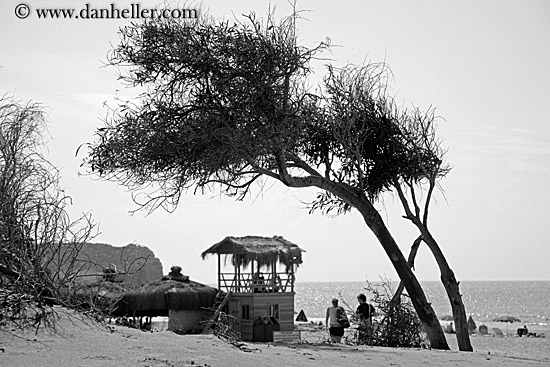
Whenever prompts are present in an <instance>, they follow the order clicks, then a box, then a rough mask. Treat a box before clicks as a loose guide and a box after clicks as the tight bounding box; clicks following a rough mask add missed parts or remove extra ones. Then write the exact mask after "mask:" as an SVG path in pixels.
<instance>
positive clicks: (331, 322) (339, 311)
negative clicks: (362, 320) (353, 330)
mask: <svg viewBox="0 0 550 367" xmlns="http://www.w3.org/2000/svg"><path fill="white" fill-rule="evenodd" d="M345 314H346V311H345V310H344V308H343V307H341V306H338V299H336V298H333V299H332V306H330V307H329V308H327V317H326V320H325V325H326V327H327V328H328V331H329V334H330V342H331V343H340V342H341V340H342V337H343V336H344V328H343V327H342V326H341V325H340V322H339V321H338V318H339V317H341V315H345Z"/></svg>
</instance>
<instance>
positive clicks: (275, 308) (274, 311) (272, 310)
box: [267, 304, 279, 320]
mask: <svg viewBox="0 0 550 367" xmlns="http://www.w3.org/2000/svg"><path fill="white" fill-rule="evenodd" d="M267 315H268V316H269V317H274V318H276V319H277V320H279V305H278V304H276V305H267Z"/></svg>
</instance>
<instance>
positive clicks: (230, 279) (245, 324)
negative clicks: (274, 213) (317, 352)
mask: <svg viewBox="0 0 550 367" xmlns="http://www.w3.org/2000/svg"><path fill="white" fill-rule="evenodd" d="M303 252H305V251H304V250H302V249H301V248H300V247H298V246H297V245H296V244H294V243H292V242H290V241H287V240H285V239H284V238H283V237H280V236H275V237H271V238H270V237H258V236H246V237H226V238H225V239H223V240H222V241H220V242H218V243H216V244H214V245H213V246H212V247H210V248H209V249H207V250H206V251H204V252H203V253H202V255H201V256H202V258H203V259H204V258H205V257H206V256H208V255H213V254H216V255H218V289H219V290H220V291H223V292H225V298H224V300H223V301H222V302H218V304H219V306H218V309H217V312H219V311H221V310H223V311H224V312H225V313H226V314H227V315H229V316H231V320H233V324H232V325H231V327H232V328H233V330H234V331H236V332H238V333H240V334H241V336H242V339H243V340H245V341H270V340H273V335H272V333H271V332H270V330H268V331H267V332H266V328H267V326H265V325H266V324H269V325H270V326H269V327H270V328H271V330H273V331H275V330H280V331H292V330H294V320H293V319H294V295H295V292H294V281H295V273H296V270H297V268H298V266H299V265H300V264H301V263H302V253H303ZM222 257H223V259H224V261H223V265H222ZM262 324H263V325H262ZM205 330H206V329H205ZM268 334H269V335H268Z"/></svg>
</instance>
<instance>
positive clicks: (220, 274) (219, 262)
mask: <svg viewBox="0 0 550 367" xmlns="http://www.w3.org/2000/svg"><path fill="white" fill-rule="evenodd" d="M220 257H221V255H220V254H218V290H221V289H222V279H221V277H222V264H221V258H220Z"/></svg>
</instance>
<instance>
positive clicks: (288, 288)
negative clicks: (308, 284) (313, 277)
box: [218, 273, 294, 293]
mask: <svg viewBox="0 0 550 367" xmlns="http://www.w3.org/2000/svg"><path fill="white" fill-rule="evenodd" d="M218 283H219V285H220V289H221V290H223V291H226V292H236V293H275V292H293V291H294V274H292V273H291V274H287V273H266V274H262V273H255V274H252V273H238V274H235V273H219V280H218Z"/></svg>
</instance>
